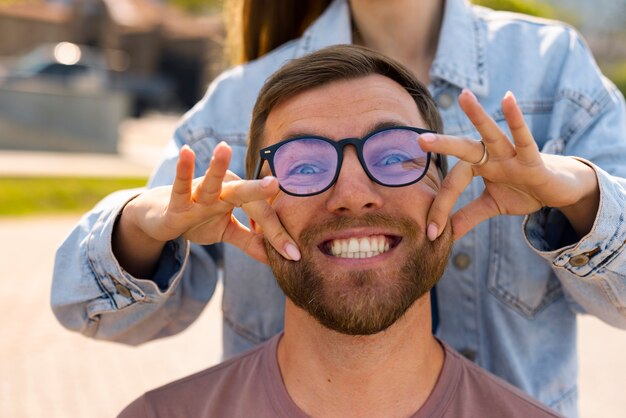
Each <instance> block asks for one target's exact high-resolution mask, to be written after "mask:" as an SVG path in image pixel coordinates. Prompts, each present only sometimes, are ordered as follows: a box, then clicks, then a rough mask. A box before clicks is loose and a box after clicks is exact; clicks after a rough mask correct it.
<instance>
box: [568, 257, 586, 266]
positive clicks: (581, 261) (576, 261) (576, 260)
mask: <svg viewBox="0 0 626 418" xmlns="http://www.w3.org/2000/svg"><path fill="white" fill-rule="evenodd" d="M588 262H589V256H587V255H585V254H578V255H575V256H574V257H572V258H570V260H569V263H570V264H571V265H572V266H574V267H582V266H584V265H585V264H587V263H588Z"/></svg>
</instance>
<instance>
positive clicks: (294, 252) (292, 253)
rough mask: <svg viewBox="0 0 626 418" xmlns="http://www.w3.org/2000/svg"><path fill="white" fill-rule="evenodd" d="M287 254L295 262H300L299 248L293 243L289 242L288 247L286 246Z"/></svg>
mask: <svg viewBox="0 0 626 418" xmlns="http://www.w3.org/2000/svg"><path fill="white" fill-rule="evenodd" d="M285 252H286V253H287V255H288V256H289V258H291V259H292V260H293V261H298V260H300V251H299V250H298V247H296V246H295V245H293V244H292V243H290V242H288V243H287V245H285Z"/></svg>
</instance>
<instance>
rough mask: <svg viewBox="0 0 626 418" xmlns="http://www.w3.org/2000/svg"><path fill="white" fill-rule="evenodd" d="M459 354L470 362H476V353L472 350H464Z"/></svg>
mask: <svg viewBox="0 0 626 418" xmlns="http://www.w3.org/2000/svg"><path fill="white" fill-rule="evenodd" d="M459 353H460V354H461V355H462V356H463V357H465V358H466V359H468V360H469V361H474V360H476V351H474V350H472V349H471V348H463V349H461V350H460V351H459Z"/></svg>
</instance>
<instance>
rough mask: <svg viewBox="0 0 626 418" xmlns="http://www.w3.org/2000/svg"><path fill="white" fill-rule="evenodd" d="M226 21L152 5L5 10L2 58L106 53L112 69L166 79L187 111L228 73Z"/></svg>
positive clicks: (0, 29) (82, 0) (0, 11)
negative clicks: (83, 48)
mask: <svg viewBox="0 0 626 418" xmlns="http://www.w3.org/2000/svg"><path fill="white" fill-rule="evenodd" d="M223 33H224V31H223V24H222V20H221V16H219V15H213V16H190V15H187V14H184V13H182V12H181V11H179V10H177V9H174V8H172V7H170V6H168V5H164V4H161V3H159V2H156V1H152V0H66V1H61V0H57V1H47V2H46V1H42V2H36V1H33V2H17V3H11V4H7V5H0V56H15V55H19V54H23V53H25V52H27V51H29V50H31V49H33V48H35V47H36V46H38V45H40V44H42V43H50V42H61V41H69V42H74V43H77V44H85V45H90V46H94V47H98V48H100V49H102V50H103V51H104V52H105V53H107V54H108V56H107V58H108V60H109V64H110V65H111V67H112V69H114V70H118V71H125V72H129V73H132V74H137V75H165V76H167V77H169V78H171V79H172V80H173V81H174V83H175V85H176V92H177V95H178V98H179V100H180V102H181V103H180V105H181V106H182V107H183V108H189V107H191V106H192V105H193V104H194V103H195V102H196V101H197V100H198V99H199V98H200V97H201V95H202V94H203V93H204V90H205V88H206V85H207V84H208V83H209V82H210V80H212V79H213V78H214V77H215V75H217V74H218V73H219V71H221V69H222V68H223V54H222V46H223V38H224V35H223Z"/></svg>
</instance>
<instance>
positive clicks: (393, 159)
mask: <svg viewBox="0 0 626 418" xmlns="http://www.w3.org/2000/svg"><path fill="white" fill-rule="evenodd" d="M408 160H411V157H409V156H407V155H400V154H391V155H386V156H385V157H383V158H381V159H379V160H378V162H377V163H376V164H375V165H376V166H389V165H394V164H400V163H403V162H406V161H408Z"/></svg>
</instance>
